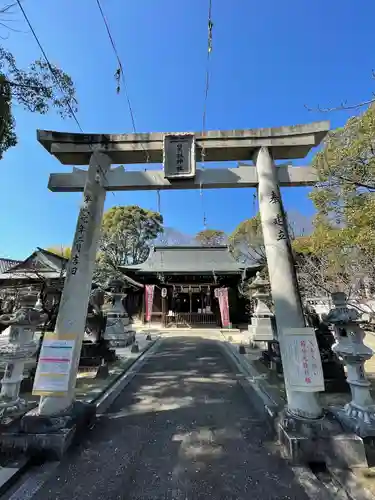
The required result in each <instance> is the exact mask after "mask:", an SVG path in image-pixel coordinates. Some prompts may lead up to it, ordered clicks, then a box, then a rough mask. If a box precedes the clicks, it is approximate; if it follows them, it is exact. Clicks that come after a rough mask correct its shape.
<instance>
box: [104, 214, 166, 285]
mask: <svg viewBox="0 0 375 500" xmlns="http://www.w3.org/2000/svg"><path fill="white" fill-rule="evenodd" d="M162 232H163V217H162V215H160V214H159V213H158V212H154V211H152V210H147V209H144V208H141V207H139V206H137V205H130V206H115V207H112V208H110V209H109V210H107V211H106V212H105V213H104V216H103V222H102V237H101V241H100V246H99V253H98V262H97V278H98V279H108V278H109V277H111V276H114V275H118V270H117V268H118V266H123V265H126V264H137V263H139V262H144V261H145V260H146V258H147V256H148V253H149V250H150V245H151V244H152V242H153V241H154V240H155V238H157V236H158V235H159V234H160V233H162Z"/></svg>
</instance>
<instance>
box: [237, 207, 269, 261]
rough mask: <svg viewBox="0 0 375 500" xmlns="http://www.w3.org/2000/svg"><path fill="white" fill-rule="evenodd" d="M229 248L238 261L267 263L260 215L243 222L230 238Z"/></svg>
mask: <svg viewBox="0 0 375 500" xmlns="http://www.w3.org/2000/svg"><path fill="white" fill-rule="evenodd" d="M229 246H230V249H231V251H232V253H233V255H234V256H235V258H236V259H238V260H241V261H244V262H253V261H257V262H259V263H261V264H265V263H266V254H265V250H264V243H263V232H262V224H261V221H260V214H259V213H258V214H257V215H255V216H254V217H251V218H250V219H246V220H244V221H242V222H241V223H240V224H239V225H238V226H237V227H236V229H235V230H234V231H233V233H232V234H231V235H230V237H229Z"/></svg>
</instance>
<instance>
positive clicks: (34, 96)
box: [0, 11, 77, 159]
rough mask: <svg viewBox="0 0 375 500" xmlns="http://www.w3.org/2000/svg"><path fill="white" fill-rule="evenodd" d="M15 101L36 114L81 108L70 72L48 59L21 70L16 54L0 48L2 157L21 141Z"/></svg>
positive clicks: (35, 62) (67, 114)
mask: <svg viewBox="0 0 375 500" xmlns="http://www.w3.org/2000/svg"><path fill="white" fill-rule="evenodd" d="M0 13H1V11H0ZM14 103H15V104H18V105H20V106H21V107H22V108H24V109H25V110H27V111H30V112H32V113H40V114H46V113H47V112H48V111H49V110H50V109H55V110H56V111H57V112H58V113H59V114H60V115H61V116H62V117H66V116H70V115H71V114H72V111H73V112H76V111H77V99H76V95H75V88H74V84H73V81H72V79H71V78H70V76H69V75H67V74H66V73H65V72H64V71H62V70H61V69H59V68H58V67H57V66H54V65H50V64H49V63H47V62H46V61H44V60H36V61H34V62H32V63H31V64H30V66H29V67H28V69H27V70H24V69H21V68H19V67H18V65H17V62H16V60H15V58H14V56H13V54H12V53H11V52H9V51H7V50H5V49H4V48H3V47H0V116H1V125H0V159H1V158H2V156H3V154H4V153H5V151H7V150H8V149H9V148H11V147H13V146H15V145H16V144H17V136H16V132H15V125H16V123H15V119H14V116H13V112H12V105H13V104H14Z"/></svg>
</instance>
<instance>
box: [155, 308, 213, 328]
mask: <svg viewBox="0 0 375 500" xmlns="http://www.w3.org/2000/svg"><path fill="white" fill-rule="evenodd" d="M164 325H165V326H166V327H168V326H181V327H184V326H187V327H191V326H196V325H217V319H216V316H215V314H213V313H193V312H192V313H175V314H174V315H173V316H172V315H166V316H165V317H164Z"/></svg>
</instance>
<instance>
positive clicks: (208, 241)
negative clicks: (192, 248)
mask: <svg viewBox="0 0 375 500" xmlns="http://www.w3.org/2000/svg"><path fill="white" fill-rule="evenodd" d="M226 239H227V237H226V234H225V232H224V231H222V230H221V229H203V230H202V231H199V233H197V234H196V235H195V240H196V241H197V242H198V243H199V244H200V245H202V246H206V247H214V246H220V245H225V243H226Z"/></svg>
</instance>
